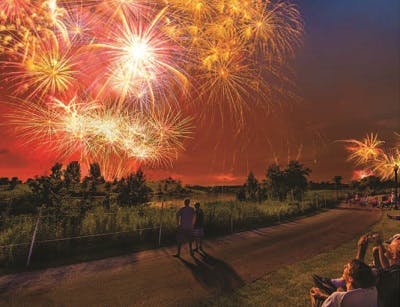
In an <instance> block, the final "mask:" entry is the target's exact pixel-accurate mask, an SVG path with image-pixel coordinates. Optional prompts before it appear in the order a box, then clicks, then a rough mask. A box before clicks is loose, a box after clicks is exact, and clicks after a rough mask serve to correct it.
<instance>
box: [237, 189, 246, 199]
mask: <svg viewBox="0 0 400 307" xmlns="http://www.w3.org/2000/svg"><path fill="white" fill-rule="evenodd" d="M236 199H237V200H238V201H245V200H246V191H245V190H244V188H243V187H241V188H240V189H239V191H237V193H236Z"/></svg>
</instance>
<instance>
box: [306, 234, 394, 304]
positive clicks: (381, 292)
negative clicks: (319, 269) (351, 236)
mask: <svg viewBox="0 0 400 307" xmlns="http://www.w3.org/2000/svg"><path fill="white" fill-rule="evenodd" d="M369 242H374V243H375V245H376V246H375V247H374V248H373V250H372V254H373V259H374V260H373V265H372V267H373V273H374V275H375V276H377V279H378V282H377V288H378V301H379V306H384V307H392V306H393V307H394V306H396V307H398V306H400V294H399V292H400V290H399V289H400V234H395V235H394V236H393V237H391V238H390V239H389V240H387V241H385V242H384V243H386V244H388V246H387V247H385V246H384V245H383V243H382V240H381V238H380V235H379V234H378V233H373V234H366V235H363V236H361V237H360V239H359V240H358V243H357V246H358V248H357V256H356V257H357V259H359V260H361V261H363V260H364V257H365V253H366V250H367V247H368V243H369ZM313 278H314V282H315V283H316V285H318V286H320V287H321V288H322V289H324V291H325V292H327V293H332V291H333V290H332V289H335V288H340V287H345V280H344V279H343V278H337V279H329V278H324V277H320V276H318V275H314V276H313Z"/></svg>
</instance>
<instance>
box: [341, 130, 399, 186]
mask: <svg viewBox="0 0 400 307" xmlns="http://www.w3.org/2000/svg"><path fill="white" fill-rule="evenodd" d="M395 134H396V135H398V134H397V133H395ZM344 142H347V143H349V144H350V145H349V146H347V147H346V149H347V150H348V151H349V152H350V156H349V160H351V161H354V162H355V163H356V165H358V166H363V167H364V168H365V170H367V171H368V172H367V173H368V174H371V175H372V174H374V175H376V176H378V177H380V178H382V179H384V180H388V179H391V178H392V176H393V171H394V167H395V166H397V167H400V147H399V144H396V145H395V146H394V147H392V148H383V147H382V146H383V144H384V143H385V142H384V141H380V140H379V139H378V135H377V134H374V133H371V134H369V135H368V134H367V136H366V137H365V138H364V139H363V140H362V141H358V140H355V139H351V140H345V141H344ZM368 176H369V175H368Z"/></svg>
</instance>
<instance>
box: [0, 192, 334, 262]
mask: <svg viewBox="0 0 400 307" xmlns="http://www.w3.org/2000/svg"><path fill="white" fill-rule="evenodd" d="M328 206H329V201H328V200H327V199H321V200H320V199H315V200H313V201H312V202H308V203H307V204H306V203H296V204H294V205H291V206H288V207H287V208H285V209H281V208H279V209H276V210H275V211H273V210H269V211H265V212H263V211H260V210H258V207H257V206H256V205H255V206H254V210H253V211H251V210H249V209H248V208H244V207H241V206H234V205H231V206H227V207H224V208H218V207H217V206H216V205H214V206H212V207H210V208H207V210H206V214H205V228H206V230H207V231H208V232H209V233H211V234H214V235H222V234H228V233H234V232H235V231H242V230H246V229H254V228H257V227H260V226H268V225H271V224H275V223H280V222H281V221H283V220H284V219H287V218H291V217H295V216H299V215H302V214H305V213H307V212H309V211H310V212H311V211H314V210H318V209H320V208H327V207H328ZM175 212H176V207H173V208H165V207H164V205H162V207H161V208H157V209H156V210H155V211H154V210H153V211H152V212H146V213H145V214H144V215H143V216H142V213H141V211H140V210H137V211H135V221H134V222H135V225H130V221H131V220H132V219H131V216H130V215H129V214H128V213H126V214H125V213H124V214H122V213H121V212H101V214H100V215H99V214H98V213H96V212H90V213H86V214H85V215H84V216H82V215H80V214H64V215H57V216H54V215H49V214H44V215H42V212H41V211H39V212H38V214H37V216H19V217H18V218H17V220H18V221H19V224H18V225H17V226H18V227H20V228H23V227H25V226H26V228H23V230H24V234H25V237H23V236H21V237H19V239H18V238H13V239H15V240H17V239H18V240H20V242H12V243H10V244H3V245H0V256H1V254H3V255H4V254H5V256H4V257H3V259H2V260H5V261H6V262H7V261H8V262H11V263H14V262H18V261H19V262H21V261H22V259H23V258H24V254H25V259H26V265H27V266H29V265H30V263H31V259H32V257H33V258H35V260H36V259H39V258H41V260H43V259H45V258H46V257H52V255H53V254H54V255H56V256H57V255H58V256H62V257H65V256H66V255H67V254H69V253H72V252H73V250H76V253H79V251H80V250H81V251H82V253H84V252H85V251H88V250H91V249H92V250H97V249H99V248H101V246H107V247H110V248H111V249H112V248H113V247H115V246H124V245H131V244H138V245H140V244H147V245H148V244H151V246H153V247H157V246H161V245H162V243H171V242H173V241H174V239H175V233H176V217H175ZM149 214H153V215H155V216H156V217H155V218H152V219H151V221H150V220H149V219H148V217H147V215H149ZM138 217H139V218H138ZM14 219H15V218H14ZM74 219H76V221H75V220H74ZM2 220H3V221H9V222H10V221H12V220H13V218H12V217H9V218H4V217H3V218H2ZM24 221H25V222H26V221H30V223H29V225H27V223H24ZM121 221H124V225H123V226H121V225H120V224H119V223H122V222H121ZM141 223H142V224H143V226H142V227H138V225H141ZM146 223H147V225H146ZM64 224H65V225H68V227H70V229H71V230H70V231H65V229H62V231H60V229H59V228H62V225H64ZM132 224H134V223H133V222H132ZM0 225H1V224H0ZM84 226H86V227H87V229H86V228H84ZM132 226H136V227H132ZM57 227H58V228H57ZM121 227H122V228H123V229H118V228H121ZM17 229H19V228H17ZM88 229H89V230H90V229H92V230H95V231H93V232H92V233H82V234H80V233H79V232H85V231H88ZM99 229H106V231H96V230H99ZM112 229H114V230H112ZM68 233H69V235H68ZM29 234H30V235H29ZM132 234H134V236H132ZM124 235H125V236H127V235H128V236H127V237H124V238H122V237H121V236H124ZM107 237H111V238H112V239H107V240H103V241H101V242H99V241H97V242H94V243H95V244H90V243H89V241H87V240H98V239H102V238H107ZM0 239H1V238H0ZM78 241H82V242H81V243H79V242H78ZM73 242H76V243H73ZM49 244H50V245H49ZM51 244H56V246H52V245H51ZM60 244H61V245H60ZM65 244H67V245H65ZM68 244H69V245H68ZM71 244H72V247H74V248H71ZM35 254H36V255H37V257H35ZM42 258H43V259H42ZM0 262H1V258H0Z"/></svg>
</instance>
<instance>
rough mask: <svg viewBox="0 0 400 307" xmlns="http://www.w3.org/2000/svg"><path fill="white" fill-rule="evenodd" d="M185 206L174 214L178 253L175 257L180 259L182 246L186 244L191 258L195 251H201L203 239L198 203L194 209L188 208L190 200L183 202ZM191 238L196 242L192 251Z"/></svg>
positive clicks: (202, 221) (201, 215)
mask: <svg viewBox="0 0 400 307" xmlns="http://www.w3.org/2000/svg"><path fill="white" fill-rule="evenodd" d="M184 204H185V206H184V207H182V208H180V209H179V211H178V212H177V213H176V223H177V225H178V232H177V235H176V240H177V242H178V252H177V253H176V255H174V256H175V257H180V255H181V247H182V244H184V243H188V244H189V249H190V254H191V255H192V256H193V255H194V252H195V251H198V250H199V249H200V250H201V251H202V250H203V247H202V240H203V237H204V228H203V226H204V213H203V210H201V209H200V203H195V204H194V207H195V208H194V209H193V208H192V207H190V199H189V198H187V199H185V201H184ZM193 238H194V240H195V242H196V248H195V249H194V250H193V248H192V242H193Z"/></svg>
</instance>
